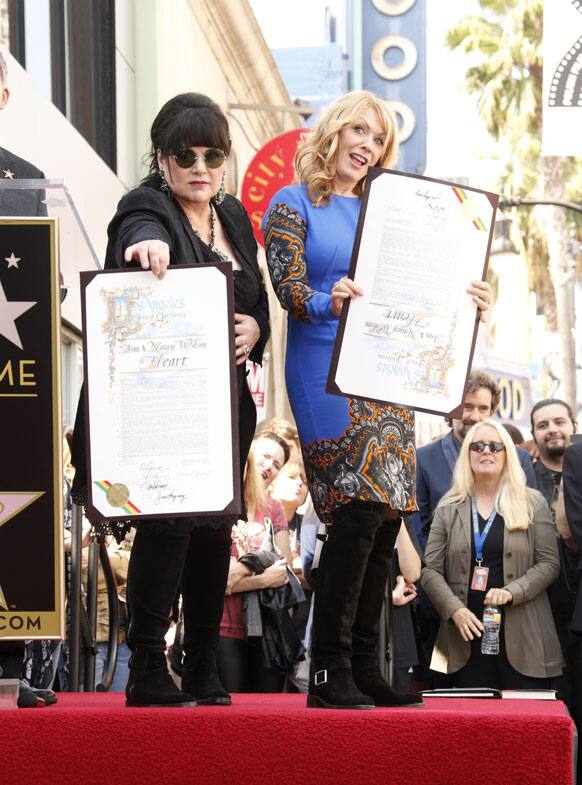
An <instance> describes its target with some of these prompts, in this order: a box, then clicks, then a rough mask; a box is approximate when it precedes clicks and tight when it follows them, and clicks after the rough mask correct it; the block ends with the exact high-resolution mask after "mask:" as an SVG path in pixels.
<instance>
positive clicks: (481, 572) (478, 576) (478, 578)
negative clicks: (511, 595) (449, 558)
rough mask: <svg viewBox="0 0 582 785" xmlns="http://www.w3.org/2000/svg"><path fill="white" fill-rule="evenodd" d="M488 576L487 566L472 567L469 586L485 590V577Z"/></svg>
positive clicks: (476, 589)
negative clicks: (471, 578) (471, 577)
mask: <svg viewBox="0 0 582 785" xmlns="http://www.w3.org/2000/svg"><path fill="white" fill-rule="evenodd" d="M488 577H489V567H475V568H474V569H473V580H472V581H471V588H472V589H475V591H485V589H486V588H487V578H488Z"/></svg>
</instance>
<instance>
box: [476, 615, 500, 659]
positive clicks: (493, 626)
mask: <svg viewBox="0 0 582 785" xmlns="http://www.w3.org/2000/svg"><path fill="white" fill-rule="evenodd" d="M483 627H484V629H483V634H482V636H481V654H499V631H500V630H501V611H500V610H499V608H497V607H495V605H486V606H485V609H484V611H483Z"/></svg>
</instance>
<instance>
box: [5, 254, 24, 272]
mask: <svg viewBox="0 0 582 785" xmlns="http://www.w3.org/2000/svg"><path fill="white" fill-rule="evenodd" d="M20 259H21V257H20V256H15V255H14V251H12V253H11V254H10V256H5V257H4V261H5V262H8V269H10V268H11V267H16V269H17V270H18V269H20V268H19V267H18V262H19V261H20Z"/></svg>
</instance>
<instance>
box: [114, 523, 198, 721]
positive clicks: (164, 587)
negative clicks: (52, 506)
mask: <svg viewBox="0 0 582 785" xmlns="http://www.w3.org/2000/svg"><path fill="white" fill-rule="evenodd" d="M143 525H145V526H149V527H151V528H150V530H144V529H143V528H142V526H139V527H138V531H137V534H136V536H135V540H134V543H133V548H132V551H131V558H130V560H129V571H128V578H127V599H128V605H129V612H130V622H129V630H128V644H129V646H130V648H131V649H132V651H133V654H132V656H131V658H130V660H129V668H130V673H129V680H128V682H127V687H126V689H125V695H126V699H127V700H126V705H127V706H195V705H196V702H195V701H194V698H193V697H192V696H191V695H189V694H186V693H185V692H182V691H180V690H179V689H178V688H177V687H176V685H175V684H174V682H173V681H172V677H171V676H170V674H169V672H168V668H167V664H166V656H165V648H166V643H165V639H164V636H165V634H166V632H167V631H168V627H169V624H170V612H171V608H172V603H173V602H174V599H175V597H176V593H177V591H178V587H179V585H180V577H181V575H182V568H183V565H184V560H185V558H186V552H187V547H188V539H189V534H187V533H185V532H181V530H180V532H178V531H176V530H175V529H174V528H173V527H172V526H171V525H170V524H165V525H164V524H162V523H161V522H160V523H157V522H154V521H152V522H151V523H149V522H148V523H146V524H143Z"/></svg>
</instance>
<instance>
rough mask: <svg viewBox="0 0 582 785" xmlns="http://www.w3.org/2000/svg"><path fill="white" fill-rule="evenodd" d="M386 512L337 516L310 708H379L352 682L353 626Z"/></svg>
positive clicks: (373, 509)
mask: <svg viewBox="0 0 582 785" xmlns="http://www.w3.org/2000/svg"><path fill="white" fill-rule="evenodd" d="M382 510H383V505H381V504H376V503H374V502H361V501H354V502H350V503H349V504H346V505H344V506H342V507H338V508H337V509H336V510H335V512H334V520H333V525H332V526H331V527H330V528H329V533H328V537H327V540H326V542H325V544H324V546H323V549H322V552H321V559H320V564H319V567H318V572H317V586H316V591H315V602H314V614H313V632H312V635H313V645H312V650H311V654H312V660H313V674H314V675H313V679H312V680H311V682H310V685H309V694H308V697H307V706H308V707H310V708H323V709H373V708H374V700H373V699H372V697H371V696H370V695H369V694H368V693H366V692H365V691H363V690H361V689H359V688H358V686H357V685H356V684H355V682H354V679H353V676H352V667H351V654H352V626H353V624H354V620H355V617H356V611H357V608H358V599H359V596H360V591H361V588H362V582H363V579H364V574H365V572H366V565H367V562H368V556H369V554H370V551H371V550H372V545H373V542H374V535H375V533H376V529H377V528H378V527H379V526H380V525H381V522H382V514H381V511H382Z"/></svg>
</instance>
